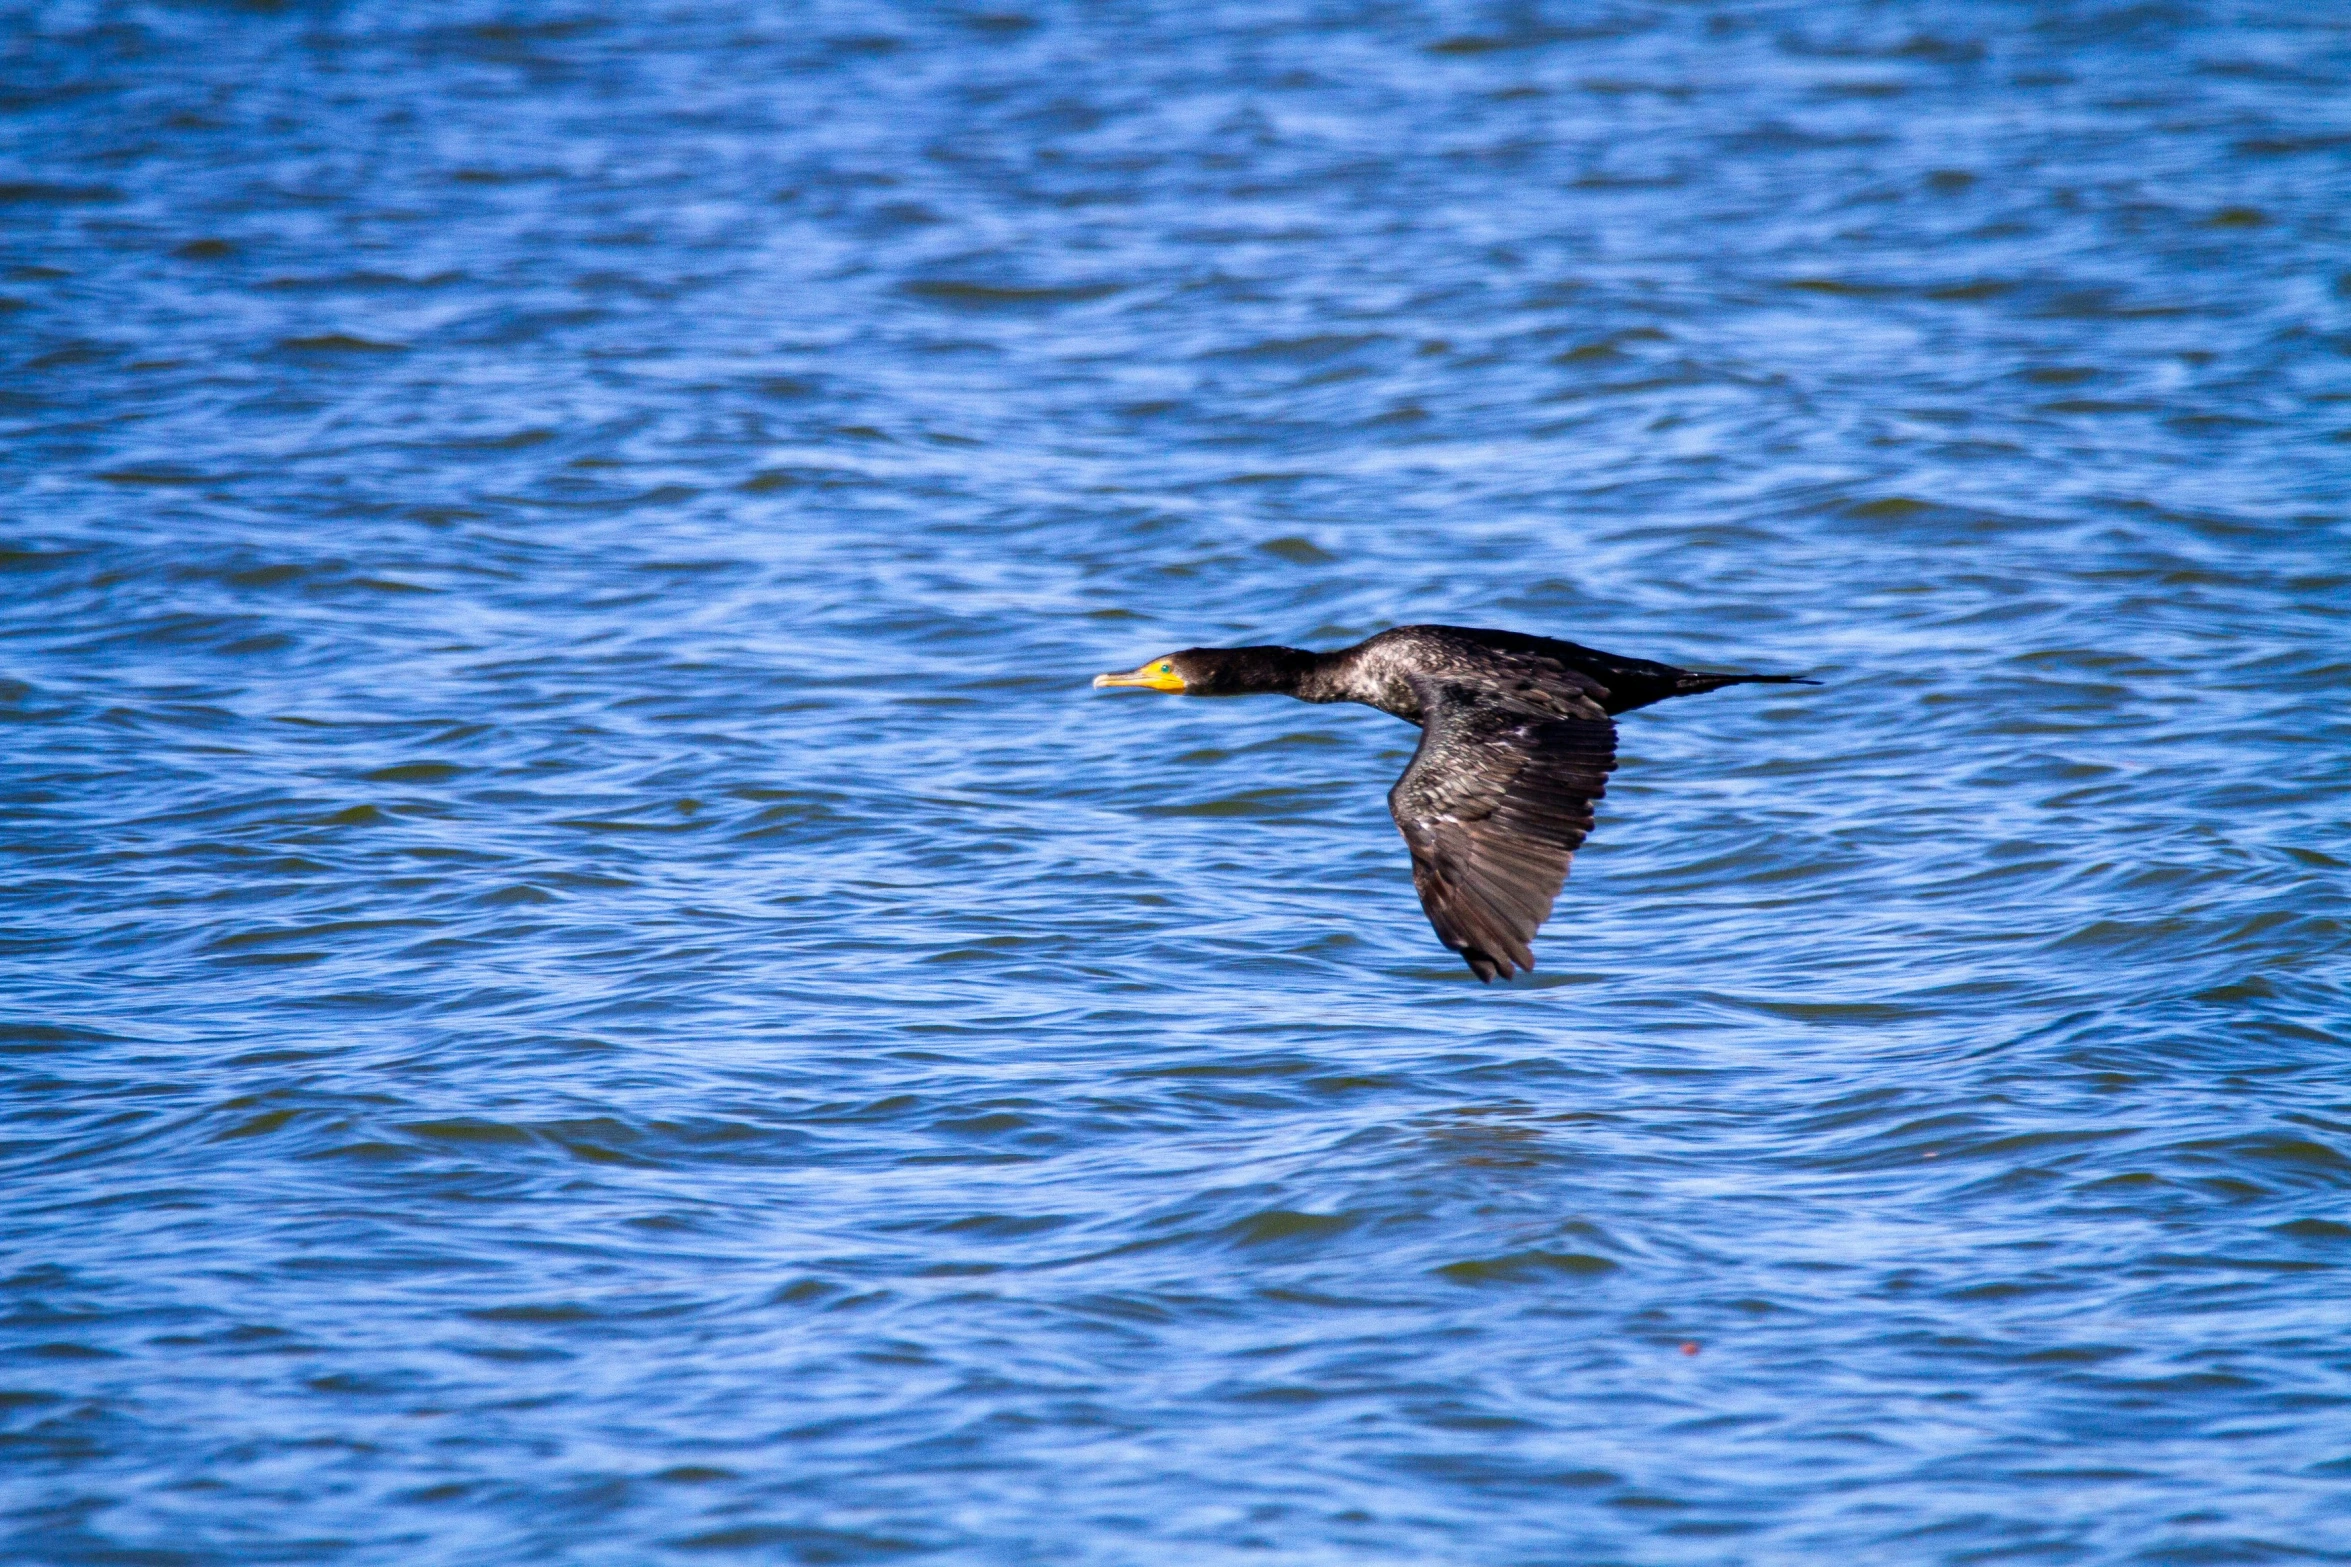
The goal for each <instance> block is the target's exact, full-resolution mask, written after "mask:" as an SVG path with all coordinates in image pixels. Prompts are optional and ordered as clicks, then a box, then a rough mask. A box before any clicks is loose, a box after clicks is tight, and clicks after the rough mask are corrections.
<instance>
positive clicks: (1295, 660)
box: [1094, 647, 1314, 696]
mask: <svg viewBox="0 0 2351 1567" xmlns="http://www.w3.org/2000/svg"><path fill="white" fill-rule="evenodd" d="M1313 667H1314V655H1313V654H1312V653H1306V652H1301V651H1300V650H1299V649H1297V648H1294V647H1190V648H1186V649H1184V650H1183V651H1182V652H1181V653H1162V654H1160V655H1159V657H1157V658H1155V659H1152V660H1151V661H1150V662H1148V663H1146V664H1145V665H1144V666H1143V667H1142V668H1140V669H1136V670H1131V671H1129V672H1127V673H1125V674H1113V675H1096V676H1095V677H1094V687H1095V689H1096V690H1101V689H1103V688H1105V687H1113V686H1132V687H1134V688H1136V689H1137V690H1142V691H1166V692H1170V693H1173V694H1176V695H1181V696H1253V695H1259V694H1268V695H1270V694H1273V693H1277V692H1279V693H1290V692H1295V691H1296V690H1297V689H1298V682H1299V680H1300V679H1301V678H1303V677H1304V675H1305V674H1306V672H1307V671H1308V670H1310V669H1312V668H1313Z"/></svg>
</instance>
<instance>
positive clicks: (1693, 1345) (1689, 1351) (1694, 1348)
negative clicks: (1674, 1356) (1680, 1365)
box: [1682, 1340, 1698, 1355]
mask: <svg viewBox="0 0 2351 1567" xmlns="http://www.w3.org/2000/svg"><path fill="white" fill-rule="evenodd" d="M1682 1353H1683V1354H1685V1355H1695V1354H1697V1353H1698V1345H1697V1342H1696V1341H1695V1340H1693V1341H1691V1342H1690V1343H1687V1344H1684V1345H1683V1346H1682Z"/></svg>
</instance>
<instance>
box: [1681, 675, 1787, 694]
mask: <svg viewBox="0 0 2351 1567" xmlns="http://www.w3.org/2000/svg"><path fill="white" fill-rule="evenodd" d="M1819 684H1820V682H1819V681H1817V680H1808V679H1806V678H1805V677H1804V676H1802V675H1702V674H1700V673H1698V672H1697V671H1696V670H1691V671H1689V672H1688V673H1686V674H1684V675H1683V676H1682V677H1681V679H1679V680H1677V681H1675V682H1674V683H1673V694H1674V695H1675V696H1696V695H1698V694H1699V693H1700V692H1704V691H1720V690H1721V689H1722V688H1723V687H1724V686H1816V685H1819Z"/></svg>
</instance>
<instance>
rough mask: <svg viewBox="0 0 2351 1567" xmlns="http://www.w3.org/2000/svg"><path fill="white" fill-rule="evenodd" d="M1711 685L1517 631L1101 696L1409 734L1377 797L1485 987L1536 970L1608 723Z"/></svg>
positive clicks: (1447, 931)
mask: <svg viewBox="0 0 2351 1567" xmlns="http://www.w3.org/2000/svg"><path fill="white" fill-rule="evenodd" d="M1755 683H1772V684H1810V682H1807V681H1799V680H1798V678H1797V677H1796V676H1793V675H1718V674H1705V673H1701V672H1699V671H1696V670H1689V669H1677V668H1675V667H1674V666H1673V665H1671V664H1660V663H1657V662H1655V661H1654V660H1651V659H1645V658H1626V657H1623V656H1621V655H1619V654H1615V653H1604V652H1601V651H1600V650H1599V649H1597V648H1588V647H1583V646H1580V645H1579V644H1577V643H1574V642H1561V641H1556V640H1554V639H1552V638H1550V637H1535V636H1527V635H1525V634H1523V633H1521V632H1516V631H1488V630H1478V629H1473V628H1469V627H1463V626H1398V627H1397V628H1395V629H1394V630H1392V631H1383V632H1381V633H1380V634H1379V635H1378V636H1375V637H1371V638H1369V639H1367V640H1365V641H1362V642H1359V643H1357V644H1356V645H1355V646H1353V647H1350V648H1342V649H1340V650H1339V651H1337V652H1333V653H1310V652H1308V651H1306V650H1305V649H1303V648H1290V647H1241V648H1190V649H1187V650H1185V651H1184V652H1181V653H1170V654H1167V655H1165V656H1164V657H1161V658H1155V659H1153V660H1151V662H1149V663H1147V664H1145V665H1144V666H1143V667H1142V668H1141V669H1138V670H1135V671H1134V672H1133V673H1131V674H1119V675H1103V676H1100V677H1098V678H1097V679H1096V680H1095V682H1094V684H1095V685H1097V686H1136V687H1141V688H1144V689H1147V690H1154V691H1168V692H1177V693H1182V694H1185V695H1190V696H1256V695H1269V696H1270V695H1281V696H1291V697H1296V698H1298V699H1299V700H1300V701H1305V702H1360V703H1362V704H1364V705H1365V706H1367V707H1376V708H1378V709H1379V710H1380V711H1381V712H1383V713H1391V714H1393V715H1395V716H1396V717H1398V718H1401V719H1403V720H1404V721H1405V722H1406V723H1409V724H1415V725H1418V726H1419V728H1420V731H1421V738H1420V749H1419V750H1418V751H1416V752H1414V753H1413V757H1412V765H1411V766H1409V767H1407V768H1405V770H1404V776H1403V777H1401V778H1399V779H1397V780H1396V786H1395V788H1393V789H1391V790H1390V791H1389V793H1388V809H1389V811H1390V812H1391V814H1393V815H1394V816H1395V818H1396V825H1397V827H1398V828H1399V829H1400V830H1401V831H1402V832H1403V834H1404V842H1405V846H1406V847H1407V848H1409V849H1410V850H1411V851H1412V880H1413V885H1414V886H1415V887H1416V888H1418V889H1419V892H1420V901H1421V906H1422V907H1423V908H1424V909H1426V910H1427V911H1428V916H1429V923H1430V924H1431V925H1433V926H1435V927H1436V931H1437V936H1438V939H1440V940H1441V941H1443V942H1444V943H1445V945H1446V946H1448V947H1451V948H1452V949H1453V950H1454V951H1456V952H1458V953H1460V954H1461V956H1462V958H1463V960H1464V961H1466V962H1467V963H1468V964H1469V966H1470V969H1471V970H1472V971H1473V972H1474V973H1475V974H1476V975H1477V976H1478V978H1479V979H1481V980H1491V979H1508V978H1510V977H1511V976H1512V975H1513V974H1515V973H1516V972H1517V971H1518V970H1520V969H1531V968H1533V967H1534V966H1535V956H1534V952H1533V949H1532V948H1531V946H1530V945H1529V943H1530V942H1531V941H1532V939H1533V937H1534V934H1535V931H1536V929H1537V928H1538V927H1540V926H1541V925H1542V923H1543V921H1544V920H1545V919H1546V918H1548V917H1549V915H1550V913H1551V904H1552V901H1553V900H1554V899H1556V898H1557V897H1558V896H1559V888H1560V885H1561V883H1562V882H1564V881H1565V880H1566V878H1567V864H1568V860H1569V858H1570V857H1571V856H1572V855H1573V854H1574V853H1575V851H1576V849H1577V847H1578V846H1579V845H1580V844H1582V843H1583V841H1584V837H1585V835H1586V834H1588V833H1589V832H1590V831H1591V830H1592V820H1593V818H1592V806H1593V802H1595V801H1596V800H1598V799H1599V798H1600V797H1601V796H1602V795H1603V794H1605V793H1606V792H1607V780H1608V775H1609V774H1610V773H1611V772H1613V771H1615V769H1616V725H1615V723H1614V721H1613V720H1614V716H1615V715H1616V714H1618V713H1625V712H1630V711H1632V710H1633V709H1635V708H1639V707H1647V706H1648V705H1649V704H1650V703H1652V702H1662V701H1664V700H1665V699H1666V698H1668V697H1676V696H1693V695H1696V694H1697V693H1699V692H1701V691H1714V690H1719V689H1720V688H1722V687H1724V686H1729V685H1746V684H1755Z"/></svg>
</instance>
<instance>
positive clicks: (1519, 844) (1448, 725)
mask: <svg viewBox="0 0 2351 1567" xmlns="http://www.w3.org/2000/svg"><path fill="white" fill-rule="evenodd" d="M1414 688H1415V689H1416V690H1417V691H1418V692H1419V694H1420V699H1421V731H1420V749H1419V750H1418V751H1416V752H1414V753H1413V757H1412V765H1411V766H1410V767H1407V768H1405V769H1404V776H1403V777H1401V778H1399V779H1397V780H1396V787H1395V788H1393V789H1391V790H1389V791H1388V809H1389V811H1390V812H1392V813H1393V814H1394V815H1395V818H1396V825H1397V826H1398V827H1400V828H1402V829H1403V832H1404V843H1405V846H1406V847H1407V848H1409V849H1411V851H1412V884H1413V886H1415V887H1417V888H1419V889H1420V903H1421V907H1422V908H1424V909H1426V910H1428V915H1429V923H1430V924H1431V925H1434V926H1435V927H1436V928H1437V938H1438V939H1439V940H1441V941H1442V942H1444V943H1445V945H1446V946H1448V947H1451V948H1452V949H1453V950H1454V951H1456V952H1458V953H1460V954H1461V955H1462V957H1463V958H1465V959H1467V960H1468V962H1469V966H1470V969H1471V971H1472V972H1474V973H1475V974H1476V975H1477V977H1478V978H1480V979H1484V980H1490V979H1508V978H1510V977H1511V976H1512V975H1514V974H1515V973H1516V972H1517V971H1518V970H1520V969H1531V968H1533V967H1534V966H1535V954H1534V951H1533V949H1532V948H1530V947H1529V946H1528V942H1530V941H1531V940H1533V938H1534V934H1535V932H1536V930H1537V929H1538V928H1540V927H1541V925H1542V923H1543V921H1544V920H1545V919H1547V918H1549V917H1550V914H1551V901H1552V900H1553V899H1554V898H1556V897H1558V896H1559V887H1560V883H1562V882H1564V881H1565V880H1567V862H1568V857H1569V856H1571V855H1573V854H1574V853H1575V851H1576V847H1577V845H1579V844H1581V843H1582V842H1583V841H1584V835H1585V834H1586V833H1589V832H1590V831H1591V830H1592V802H1593V801H1595V800H1597V799H1599V798H1600V797H1601V796H1602V795H1603V794H1605V793H1607V792H1608V775H1609V774H1610V773H1611V772H1613V771H1615V769H1616V726H1615V725H1614V724H1612V723H1610V722H1609V720H1608V715H1607V714H1606V713H1605V712H1603V711H1602V710H1601V708H1600V704H1599V703H1597V702H1595V701H1593V700H1592V699H1591V698H1590V697H1588V696H1586V695H1584V694H1582V693H1581V692H1561V691H1559V690H1556V689H1554V690H1550V691H1544V692H1541V693H1539V694H1533V693H1520V692H1496V691H1492V690H1489V689H1487V688H1485V687H1483V686H1479V685H1472V684H1467V683H1462V682H1452V681H1444V680H1435V679H1431V680H1416V681H1415V682H1414ZM1530 697H1531V699H1530Z"/></svg>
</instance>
